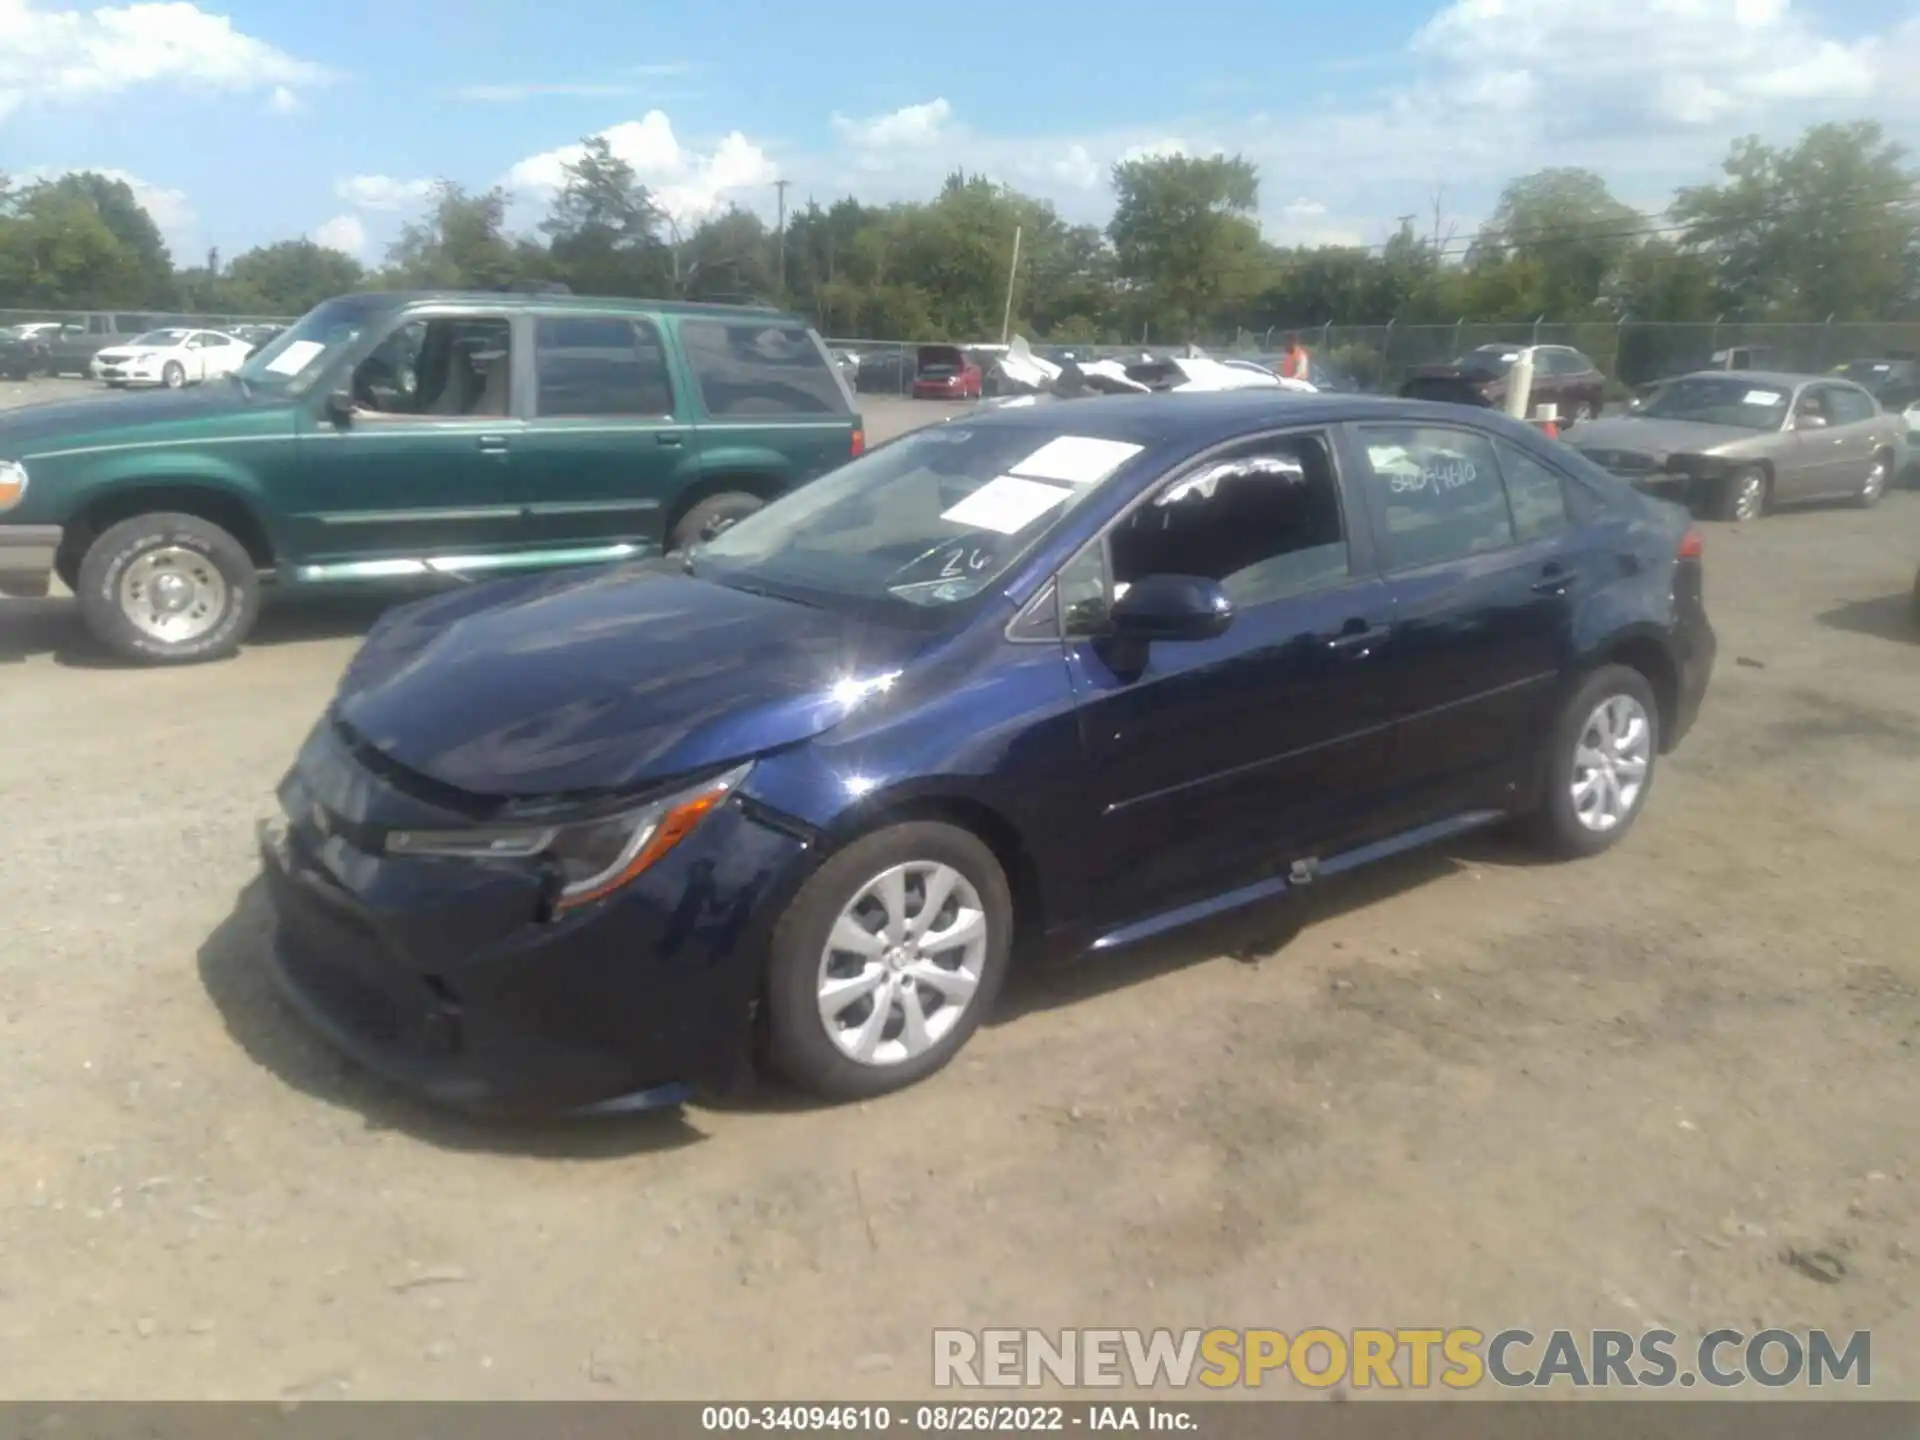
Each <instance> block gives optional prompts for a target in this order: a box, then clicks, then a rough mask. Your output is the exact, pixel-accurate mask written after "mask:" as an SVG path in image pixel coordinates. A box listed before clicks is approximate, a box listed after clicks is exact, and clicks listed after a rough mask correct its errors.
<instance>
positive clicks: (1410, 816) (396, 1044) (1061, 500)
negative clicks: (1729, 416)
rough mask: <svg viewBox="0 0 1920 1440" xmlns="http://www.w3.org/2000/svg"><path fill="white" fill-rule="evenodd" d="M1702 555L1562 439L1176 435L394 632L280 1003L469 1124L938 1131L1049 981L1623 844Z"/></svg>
mask: <svg viewBox="0 0 1920 1440" xmlns="http://www.w3.org/2000/svg"><path fill="white" fill-rule="evenodd" d="M1701 565H1702V559H1701V542H1700V535H1699V532H1698V531H1696V530H1695V529H1694V528H1693V527H1692V526H1691V525H1690V524H1689V522H1688V517H1687V516H1686V514H1685V513H1684V512H1683V511H1682V510H1681V509H1680V508H1679V507H1677V506H1675V505H1672V504H1669V503H1667V502H1665V501H1662V500H1658V499H1654V498H1651V497H1648V496H1644V495H1641V494H1638V493H1636V492H1635V491H1634V490H1633V489H1631V488H1630V487H1629V486H1627V485H1626V484H1624V483H1622V482H1620V481H1618V480H1616V479H1614V478H1613V477H1611V476H1609V475H1608V474H1606V473H1605V472H1603V471H1601V470H1599V469H1597V468H1595V467H1594V466H1592V465H1590V464H1588V463H1587V462H1585V461H1584V460H1582V459H1581V458H1580V457H1578V456H1577V455H1575V454H1573V453H1572V452H1570V451H1568V450H1566V449H1565V448H1563V447H1560V446H1556V445H1554V444H1552V443H1551V442H1548V441H1546V440H1544V439H1543V438H1541V437H1540V436H1539V435H1537V434H1536V433H1534V432H1533V431H1532V430H1531V429H1530V428H1529V427H1526V426H1523V425H1520V424H1517V423H1514V422H1512V421H1509V420H1506V419H1505V418H1503V417H1501V416H1498V415H1494V414H1492V413H1490V412H1483V411H1477V410H1465V409H1461V408H1458V407H1449V406H1438V405H1430V404H1424V403H1420V402H1409V401H1399V400H1374V399H1368V398H1364V397H1353V396H1289V397H1287V398H1286V399H1284V400H1275V399H1274V397H1273V396H1272V395H1270V394H1254V393H1243V394H1222V395H1196V396H1179V397H1168V396H1140V397H1128V398H1121V399H1111V400H1090V401H1086V402H1083V403H1080V404H1075V405H1063V406H1051V407H1035V408H1030V409H1014V410H1006V411H1000V412H997V413H993V414H983V415H981V416H979V417H977V418H970V419H967V420H964V421H956V422H954V423H951V424H947V425H941V426H935V427H930V428H928V429H925V430H922V431H919V432H917V433H915V434H912V435H910V436H908V437H906V438H903V439H901V440H898V441H896V442H894V443H892V444H890V445H886V446H883V447H881V448H879V449H877V450H875V451H873V452H871V453H870V454H868V455H867V456H865V457H864V458H861V459H859V460H855V461H853V462H852V463H851V464H848V465H846V466H845V467H843V468H841V469H839V470H837V471H835V472H833V473H831V474H829V475H828V476H826V477H825V478H823V479H821V480H819V481H817V482H816V483H814V484H813V485H810V486H808V487H806V488H805V489H803V490H800V491H796V492H794V493H793V494H791V495H789V496H787V497H786V498H784V499H781V500H779V501H777V502H775V503H774V504H772V505H770V506H768V507H767V508H766V509H764V510H763V511H761V512H759V513H758V514H755V515H753V516H750V517H748V518H746V519H743V520H741V521H739V522H738V523H737V524H735V525H733V526H731V527H730V528H726V529H724V530H722V531H720V532H719V533H713V534H710V535H709V536H708V538H707V539H705V540H704V541H702V542H701V543H700V544H698V545H696V546H694V547H693V548H692V549H690V550H689V551H686V552H682V553H678V554H675V555H670V556H667V557H665V558H662V559H656V560H652V561H648V562H644V563H639V564H633V565H626V566H621V567H618V568H611V569H606V570H603V571H600V572H597V573H593V574H590V575H581V574H572V575H562V576H555V577H542V578H529V579H523V580H512V581H504V582H501V583H499V584H497V585H493V586H487V587H476V588H472V589H467V590H462V591H459V592H456V593H453V594H450V595H445V596H440V597H437V598H433V599H429V600H426V601H422V602H419V603H417V604H415V605H412V606H409V607H407V608H404V609H401V610H397V611H394V612H392V613H391V614H390V615H389V616H388V617H387V618H386V619H385V620H384V621H383V622H382V623H381V624H380V625H379V626H378V627H377V628H376V629H375V630H374V631H373V633H372V634H371V635H370V636H369V637H368V639H367V641H366V643H365V645H364V646H363V647H362V649H361V650H360V652H359V654H358V655H357V657H356V658H355V659H354V661H353V662H352V664H351V666H350V667H349V669H348V670H347V672H346V674H345V676H344V677H343V679H342V682H341V685H340V688H339V692H338V695H337V696H336V698H335V699H334V701H333V702H332V703H331V705H330V706H329V708H328V709H327V711H326V713H325V715H324V716H323V717H322V718H321V719H320V721H319V723H318V724H317V725H316V726H315V728H314V730H313V732H312V734H311V736H310V737H309V738H308V740H307V741H306V743H305V746H304V748H303V749H302V750H301V752H300V754H299V757H298V759H297V761H296V763H295V764H294V766H293V767H292V769H291V771H290V772H289V774H288V775H287V777H286V780H285V782H284V784H283V785H282V788H281V791H280V801H281V806H280V808H281V811H282V812H283V813H282V814H280V815H279V816H278V817H277V818H276V819H275V820H274V821H272V822H269V823H268V824H266V825H264V826H263V832H262V851H263V861H264V865H265V873H266V876H267V879H268V882H269V885H270V889H271V892H272V895H273V897H274V904H275V909H276V913H277V927H276V935H275V940H274V944H273V949H272V961H273V964H274V966H275V968H276V970H277V973H278V975H279V977H280V979H281V981H282V983H283V988H284V989H285V990H286V992H287V993H288V994H289V995H290V996H291V997H292V999H293V1000H294V1002H295V1003H296V1004H297V1006H298V1007H299V1008H300V1009H301V1010H302V1011H303V1012H304V1013H305V1014H306V1015H307V1016H308V1017H309V1018H310V1019H311V1020H312V1021H313V1022H314V1023H315V1024H316V1025H317V1026H318V1027H319V1028H320V1029H322V1030H323V1031H324V1032H325V1033H326V1034H327V1035H329V1036H330V1037H331V1038H332V1039H333V1040H334V1041H335V1042H336V1043H337V1044H339V1045H341V1046H342V1047H344V1048H345V1049H346V1050H347V1051H349V1052H350V1053H351V1054H353V1055H355V1056H357V1057H359V1058H360V1059H361V1060H362V1061H363V1062H365V1063H366V1064H367V1065H369V1066H371V1067H373V1068H374V1069H376V1070H378V1071H380V1072H382V1073H384V1074H386V1075H387V1076H389V1077H391V1078H393V1079H396V1080H398V1081H400V1082H402V1083H404V1084H406V1085H408V1086H411V1087H412V1088H414V1089H416V1090H419V1091H421V1092H424V1093H425V1094H427V1095H428V1096H431V1097H433V1098H436V1099H438V1100H441V1101H445V1102H450V1103H457V1104H464V1105H471V1106H477V1107H483V1108H491V1109H496V1110H586V1109H594V1108H605V1107H607V1106H616V1107H626V1106H647V1105H653V1104H659V1103H671V1102H673V1101H676V1100H678V1099H681V1098H684V1096H685V1095H686V1094H687V1093H688V1087H689V1086H692V1085H695V1084H697V1083H699V1082H701V1081H703V1080H705V1079H708V1078H710V1077H712V1076H714V1075H716V1074H719V1073H721V1072H723V1071H726V1072H731V1071H732V1070H733V1069H734V1067H735V1065H736V1064H737V1061H738V1058H739V1057H740V1056H742V1055H744V1054H747V1053H750V1049H753V1048H757V1052H758V1053H759V1054H761V1055H762V1056H763V1057H764V1058H765V1059H766V1060H767V1061H769V1062H770V1063H771V1065H772V1066H773V1067H774V1068H776V1069H777V1070H778V1071H779V1072H780V1073H782V1074H784V1075H785V1076H786V1077H788V1078H789V1079H790V1080H791V1081H792V1082H794V1083H796V1084H797V1085H799V1086H800V1087H803V1088H805V1089H807V1090H810V1091H812V1092H815V1093H818V1094H821V1095H824V1096H828V1097H838V1098H849V1097H860V1096H868V1095H873V1094H877V1093H880V1092H883V1091H886V1090H890V1089H894V1088H896V1087H899V1086H901V1085H905V1084H907V1083H909V1082H912V1081H917V1080H919V1079H922V1078H923V1077H925V1076H927V1075H929V1074H930V1073H931V1072H933V1071H935V1070H937V1069H938V1068H939V1067H940V1066H941V1065H943V1064H944V1063H945V1062H946V1061H947V1060H949V1059H950V1058H951V1057H952V1056H953V1054H954V1053H955V1052H956V1051H957V1050H958V1049H959V1048H960V1047H961V1046H962V1045H964V1044H965V1043H966V1041H967V1038H968V1037H969V1035H970V1034H972V1032H973V1031H974V1029H975V1027H976V1026H978V1025H979V1024H980V1022H981V1020H982V1019H983V1017H985V1016H986V1015H987V1014H988V1012H989V1010H990V1008H991V1006H992V1004H993V1001H994V997H995V994H996V992H997V991H998V990H999V989H1000V987H1001V984H1002V982H1003V981H1004V980H1005V979H1006V976H1007V973H1008V969H1009V967H1010V966H1011V965H1014V964H1024V963H1028V962H1029V960H1031V959H1036V958H1040V957H1044V956H1048V955H1057V954H1088V953H1091V954H1093V955H1094V956H1096V957H1097V956H1099V955H1103V954H1107V953H1110V952H1113V951H1116V950H1120V949H1122V948H1124V947H1126V946H1128V945H1130V944H1133V943H1135V942H1137V941H1140V940H1143V939H1146V938H1147V937H1149V936H1155V935H1159V934H1162V933H1163V932H1166V931H1169V930H1172V929H1174V928H1176V927H1179V926H1183V925H1188V924H1191V923H1193V922H1196V921H1199V920H1203V919H1206V918H1209V917H1213V916H1220V915H1225V914H1227V913H1228V912H1232V911H1238V910H1244V909H1247V908H1249V907H1254V906H1260V905H1280V904H1285V903H1289V902H1290V900H1291V899H1293V898H1294V897H1295V892H1298V891H1300V890H1302V889H1303V888H1306V887H1310V886H1311V885H1313V884H1314V883H1316V882H1317V881H1320V880H1323V879H1325V878H1327V877H1329V876H1333V875H1337V874H1339V873H1340V872H1342V871H1346V870H1350V869H1352V868H1354V867H1356V866H1359V865H1362V864H1365V863H1367V862H1370V861H1374V860H1378V859H1381V858H1383V857H1385V856H1388V855H1391V854H1394V853H1396V852H1398V851H1401V850H1405V849H1407V848H1409V847H1412V846H1416V845H1420V844H1423V843H1428V842H1432V841H1435V840H1439V839H1443V838H1445V837H1448V836H1452V835H1457V834H1459V833H1462V832H1464V831H1467V830H1471V829H1473V828H1475V827H1479V826H1485V825H1490V824H1494V823H1496V822H1500V821H1503V820H1506V819H1509V818H1520V819H1523V820H1525V821H1526V822H1527V823H1528V824H1530V825H1531V826H1532V827H1533V829H1534V830H1535V831H1536V832H1537V833H1538V834H1539V836H1540V837H1542V839H1543V840H1544V842H1546V843H1547V844H1549V845H1550V846H1551V847H1552V848H1553V849H1555V850H1557V851H1558V852H1560V853H1562V854H1567V855H1574V856H1580V855H1591V854H1594V853H1596V852H1598V851H1600V850H1603V849H1605V848H1606V847H1608V846H1610V845H1612V844H1614V843H1616V842H1617V841H1619V840H1620V839H1621V838H1622V837H1624V836H1625V835H1627V834H1628V833H1629V831H1630V829H1631V827H1632V826H1633V824H1634V822H1635V820H1636V818H1637V817H1638V816H1639V815H1640V814H1641V812H1642V810H1643V809H1644V807H1645V805H1646V803H1647V798H1648V796H1649V794H1650V793H1651V787H1652V784H1653V780H1654V777H1655V773H1656V767H1657V765H1658V763H1659V761H1660V757H1661V756H1663V755H1664V754H1666V753H1667V752H1669V751H1671V749H1672V748H1673V747H1674V746H1675V745H1676V744H1677V743H1678V742H1679V741H1680V739H1681V737H1682V736H1683V735H1684V734H1685V733H1686V732H1687V729H1688V727H1689V726H1690V725H1691V723H1692V722H1693V719H1694V716H1695V714H1696V712H1697V710H1698V708H1699V705H1700V702H1701V697H1702V693H1703V691H1704V690H1705V687H1706V684H1707V679H1708V675H1709V672H1710V670H1711V668H1712V664H1713V658H1714V648H1715V647H1714V638H1713V632H1712V630H1711V628H1710V627H1709V625H1708V623H1707V619H1706V615H1705V612H1704V610H1703V608H1702V601H1701Z"/></svg>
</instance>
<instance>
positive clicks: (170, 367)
mask: <svg viewBox="0 0 1920 1440" xmlns="http://www.w3.org/2000/svg"><path fill="white" fill-rule="evenodd" d="M160 383H161V384H162V385H164V386H166V387H167V389H169V390H178V389H181V388H182V387H183V386H185V385H186V383H187V367H186V366H184V365H182V364H181V363H180V362H179V361H178V360H169V361H168V362H167V364H166V368H165V369H163V370H162V371H161V372H160Z"/></svg>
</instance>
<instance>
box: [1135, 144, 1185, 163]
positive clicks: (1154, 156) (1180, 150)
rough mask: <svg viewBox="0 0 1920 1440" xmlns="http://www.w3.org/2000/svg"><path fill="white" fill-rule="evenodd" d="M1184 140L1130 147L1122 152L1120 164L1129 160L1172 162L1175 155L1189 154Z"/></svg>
mask: <svg viewBox="0 0 1920 1440" xmlns="http://www.w3.org/2000/svg"><path fill="white" fill-rule="evenodd" d="M1189 153H1190V152H1189V150H1188V148H1187V142H1186V141H1184V140H1174V139H1161V140H1149V141H1147V143H1146V144H1144V145H1129V146H1127V148H1126V149H1124V150H1122V151H1121V152H1120V163H1121V164H1123V165H1124V164H1126V163H1127V162H1128V161H1129V160H1171V159H1172V158H1173V157H1174V156H1175V155H1186V154H1189Z"/></svg>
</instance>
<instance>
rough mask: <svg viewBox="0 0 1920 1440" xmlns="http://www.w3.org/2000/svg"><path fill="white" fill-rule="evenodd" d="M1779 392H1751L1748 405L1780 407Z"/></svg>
mask: <svg viewBox="0 0 1920 1440" xmlns="http://www.w3.org/2000/svg"><path fill="white" fill-rule="evenodd" d="M1781 398H1782V397H1781V394H1780V392H1779V391H1778V390H1749V391H1747V400H1746V403H1747V404H1749V405H1778V404H1779V403H1780V401H1781Z"/></svg>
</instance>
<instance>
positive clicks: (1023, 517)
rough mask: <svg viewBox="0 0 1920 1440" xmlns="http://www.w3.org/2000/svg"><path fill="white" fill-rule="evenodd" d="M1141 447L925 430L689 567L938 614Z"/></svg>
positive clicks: (812, 488)
mask: <svg viewBox="0 0 1920 1440" xmlns="http://www.w3.org/2000/svg"><path fill="white" fill-rule="evenodd" d="M1140 448H1141V447H1140V446H1138V445H1131V444H1125V443H1121V442H1118V441H1110V440H1096V439H1091V438H1087V437H1081V436H1062V437H1054V436H1050V435H1047V434H1044V433H1039V432H1036V431H1034V430H1032V429H1029V428H1027V427H1024V426H996V425H991V424H988V425H978V426H975V425H960V424H951V425H937V426H933V427H930V428H928V429H925V430H920V431H916V432H914V433H913V434H911V435H908V436H906V437H904V438H902V439H900V440H896V441H894V442H892V443H891V444H888V445H883V446H880V447H879V448H878V449H875V450H872V451H870V452H868V453H867V454H866V455H864V456H862V457H861V458H860V459H858V460H855V461H852V462H850V463H849V464H847V465H843V466H842V467H841V468H840V469H838V470H835V471H833V472H832V473H831V474H828V475H826V476H824V477H822V478H821V479H819V480H816V481H814V482H813V483H812V484H810V485H807V486H805V487H803V488H802V489H799V490H796V491H794V492H793V493H792V494H790V495H788V496H786V497H784V498H783V499H781V500H779V501H776V502H775V503H774V504H772V505H769V506H768V507H767V508H766V509H764V510H762V511H760V512H759V513H757V514H755V515H751V516H749V517H747V518H746V519H745V520H742V521H740V523H739V524H737V525H734V526H732V527H731V528H729V529H727V530H725V531H722V532H721V533H720V534H719V535H717V536H716V537H715V538H714V539H712V540H710V541H708V542H706V543H705V544H703V545H700V546H697V547H695V549H694V550H693V551H692V553H691V555H690V557H689V564H690V565H691V567H692V569H693V571H694V573H695V574H697V575H700V576H703V577H707V578H711V579H713V580H715V581H718V582H719V583H721V584H730V585H735V586H737V587H739V588H742V589H761V588H765V589H767V590H770V591H772V592H773V593H776V594H786V595H789V596H790V597H792V598H795V599H800V600H805V601H808V602H809V603H816V604H828V605H833V604H836V603H838V604H852V605H856V606H878V607H880V608H882V609H888V610H893V611H894V612H896V613H897V614H899V615H900V616H901V617H902V618H905V617H906V616H907V615H909V614H911V613H912V612H914V611H920V612H922V613H924V612H927V611H938V610H939V609H941V608H942V607H945V606H950V605H956V604H959V603H961V602H963V601H966V600H970V599H972V598H973V597H974V596H976V595H979V594H981V593H982V592H984V591H986V590H988V589H989V588H990V587H992V586H993V585H994V583H995V582H996V581H998V580H999V579H1000V577H1001V576H1003V575H1005V574H1006V573H1007V572H1008V570H1010V569H1011V568H1012V567H1013V565H1014V564H1015V562H1017V561H1018V560H1019V559H1020V558H1021V556H1023V555H1024V554H1025V553H1026V552H1027V551H1028V550H1029V549H1030V548H1031V547H1032V546H1033V545H1034V544H1035V543H1036V542H1037V541H1038V540H1039V539H1040V538H1041V537H1042V536H1043V535H1045V534H1046V533H1047V532H1048V531H1049V530H1050V529H1052V527H1053V526H1055V525H1056V524H1058V523H1059V522H1060V520H1061V518H1062V517H1063V516H1065V515H1066V514H1067V513H1068V512H1070V511H1071V510H1072V509H1073V508H1074V507H1075V506H1076V505H1078V504H1080V502H1081V501H1083V500H1084V499H1086V497H1087V496H1088V495H1090V494H1092V493H1093V491H1094V490H1095V489H1096V488H1098V485H1099V482H1100V481H1102V480H1104V479H1105V478H1106V477H1107V476H1109V475H1111V474H1112V473H1113V472H1114V471H1115V470H1117V469H1118V468H1119V467H1120V466H1122V465H1123V464H1125V463H1126V462H1127V461H1128V460H1130V459H1132V458H1133V457H1134V456H1135V455H1136V454H1138V453H1139V451H1140ZM1011 471H1017V472H1018V474H1011V473H1009V472H1011Z"/></svg>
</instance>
